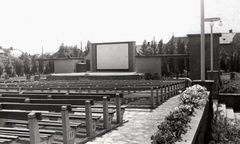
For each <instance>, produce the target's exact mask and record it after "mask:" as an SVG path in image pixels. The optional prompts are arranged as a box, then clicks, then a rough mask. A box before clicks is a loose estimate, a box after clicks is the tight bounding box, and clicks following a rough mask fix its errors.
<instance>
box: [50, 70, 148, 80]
mask: <svg viewBox="0 0 240 144" xmlns="http://www.w3.org/2000/svg"><path fill="white" fill-rule="evenodd" d="M143 78H144V74H143V73H136V72H79V73H54V74H50V75H47V80H130V79H132V80H140V79H143Z"/></svg>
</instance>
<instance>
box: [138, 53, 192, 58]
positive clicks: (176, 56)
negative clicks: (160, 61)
mask: <svg viewBox="0 0 240 144" xmlns="http://www.w3.org/2000/svg"><path fill="white" fill-rule="evenodd" d="M136 57H137V58H141V57H164V58H166V57H174V58H180V57H189V54H158V55H148V56H141V55H139V56H136Z"/></svg>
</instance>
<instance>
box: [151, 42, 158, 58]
mask: <svg viewBox="0 0 240 144" xmlns="http://www.w3.org/2000/svg"><path fill="white" fill-rule="evenodd" d="M156 45H157V44H156V42H155V41H151V45H150V48H151V49H152V50H151V51H152V54H153V55H154V54H156V53H157V52H156Z"/></svg>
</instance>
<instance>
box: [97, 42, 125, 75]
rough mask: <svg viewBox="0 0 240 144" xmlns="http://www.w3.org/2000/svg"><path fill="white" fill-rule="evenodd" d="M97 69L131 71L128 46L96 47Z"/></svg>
mask: <svg viewBox="0 0 240 144" xmlns="http://www.w3.org/2000/svg"><path fill="white" fill-rule="evenodd" d="M96 54H97V69H99V70H118V69H129V51H128V44H127V43H121V44H99V45H97V47H96Z"/></svg>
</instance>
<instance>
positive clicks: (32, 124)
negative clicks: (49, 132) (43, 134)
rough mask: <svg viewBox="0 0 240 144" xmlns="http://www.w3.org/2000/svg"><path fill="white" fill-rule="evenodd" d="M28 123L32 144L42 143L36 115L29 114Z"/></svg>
mask: <svg viewBox="0 0 240 144" xmlns="http://www.w3.org/2000/svg"><path fill="white" fill-rule="evenodd" d="M28 123H29V125H28V126H29V133H30V143H31V144H39V143H40V135H39V128H38V123H37V118H36V114H35V113H34V112H30V113H29V114H28Z"/></svg>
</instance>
